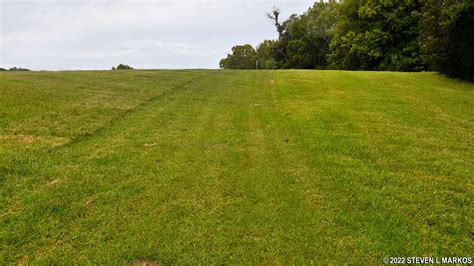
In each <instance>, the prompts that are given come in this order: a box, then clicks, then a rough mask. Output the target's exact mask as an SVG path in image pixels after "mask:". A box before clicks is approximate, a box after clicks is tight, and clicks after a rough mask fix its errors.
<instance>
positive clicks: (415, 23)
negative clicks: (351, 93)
mask: <svg viewBox="0 0 474 266" xmlns="http://www.w3.org/2000/svg"><path fill="white" fill-rule="evenodd" d="M420 10H421V3H420V2H419V1H418V0H391V1H380V0H362V1H346V2H344V4H342V5H341V6H340V8H339V20H338V25H337V28H336V30H335V36H334V39H333V40H332V43H331V55H330V57H331V66H332V67H333V68H341V69H353V70H355V69H362V70H397V71H414V70H421V69H423V66H422V62H421V58H420V48H419V45H418V43H419V31H418V28H419V21H420V18H421V12H420Z"/></svg>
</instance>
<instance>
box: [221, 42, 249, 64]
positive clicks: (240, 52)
mask: <svg viewBox="0 0 474 266" xmlns="http://www.w3.org/2000/svg"><path fill="white" fill-rule="evenodd" d="M256 55H257V52H256V51H255V49H254V48H253V47H252V46H251V45H250V44H245V45H237V46H234V47H232V53H231V54H228V55H227V57H226V58H224V59H222V60H221V61H220V62H219V66H220V67H221V68H224V69H255V62H256V60H257V57H256Z"/></svg>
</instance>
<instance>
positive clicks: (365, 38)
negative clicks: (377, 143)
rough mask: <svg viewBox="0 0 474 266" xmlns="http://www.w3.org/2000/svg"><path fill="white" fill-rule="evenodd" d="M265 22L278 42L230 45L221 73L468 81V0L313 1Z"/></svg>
mask: <svg viewBox="0 0 474 266" xmlns="http://www.w3.org/2000/svg"><path fill="white" fill-rule="evenodd" d="M280 14H281V13H280V10H278V9H277V8H275V9H274V10H272V12H270V13H268V14H267V17H268V18H269V19H270V20H271V21H272V22H273V24H274V25H275V28H276V31H277V32H278V39H276V40H264V41H263V42H262V43H260V44H259V45H258V46H257V47H256V48H254V47H252V46H251V45H249V44H245V45H237V46H234V47H233V48H232V52H231V53H230V54H228V55H227V57H226V58H224V59H222V60H221V61H220V67H221V68H224V69H255V68H256V61H257V60H258V62H259V64H258V65H259V68H261V69H346V70H386V71H425V70H429V71H440V72H442V73H445V74H447V75H450V76H453V77H458V78H464V79H469V80H474V47H473V46H474V1H472V0H390V1H387V0H344V1H334V0H330V1H321V2H316V3H314V5H313V6H312V7H310V8H309V9H308V10H307V11H306V12H305V13H304V14H301V15H292V16H290V17H289V18H288V19H286V20H284V21H281V19H280Z"/></svg>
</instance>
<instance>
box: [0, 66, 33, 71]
mask: <svg viewBox="0 0 474 266" xmlns="http://www.w3.org/2000/svg"><path fill="white" fill-rule="evenodd" d="M0 71H30V70H29V69H27V68H22V67H11V68H9V69H6V68H3V67H0Z"/></svg>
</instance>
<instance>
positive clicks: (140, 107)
mask: <svg viewBox="0 0 474 266" xmlns="http://www.w3.org/2000/svg"><path fill="white" fill-rule="evenodd" d="M193 82H194V79H191V80H189V81H187V82H184V83H183V84H180V85H177V86H175V87H173V88H171V89H170V90H168V91H164V92H162V93H160V94H158V95H155V96H153V97H151V98H149V99H147V100H146V101H144V102H141V103H139V104H138V105H137V106H135V107H134V108H132V109H128V110H126V111H124V112H122V113H120V114H119V115H118V116H116V117H114V119H111V120H109V121H107V122H105V123H104V124H103V125H101V126H99V127H98V128H96V129H94V130H93V131H91V132H88V133H86V134H83V135H80V136H78V137H76V138H73V139H71V140H70V141H69V142H68V143H65V144H63V145H59V146H55V147H52V148H50V149H48V150H47V153H51V152H54V151H56V150H61V149H64V148H67V147H69V146H72V145H74V144H77V143H80V142H83V141H87V140H88V139H91V138H94V137H96V136H98V135H100V134H101V133H103V132H104V131H106V130H107V129H108V128H110V127H112V126H113V125H115V124H116V123H118V122H119V121H121V120H123V119H125V118H127V117H129V116H132V115H134V114H135V113H138V112H140V111H141V110H143V109H144V108H146V107H147V106H148V105H151V104H153V103H154V102H156V101H158V100H160V99H162V98H164V97H167V96H170V95H172V94H175V93H176V92H177V91H178V90H180V89H183V88H186V87H187V86H189V85H190V84H192V83H193Z"/></svg>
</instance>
